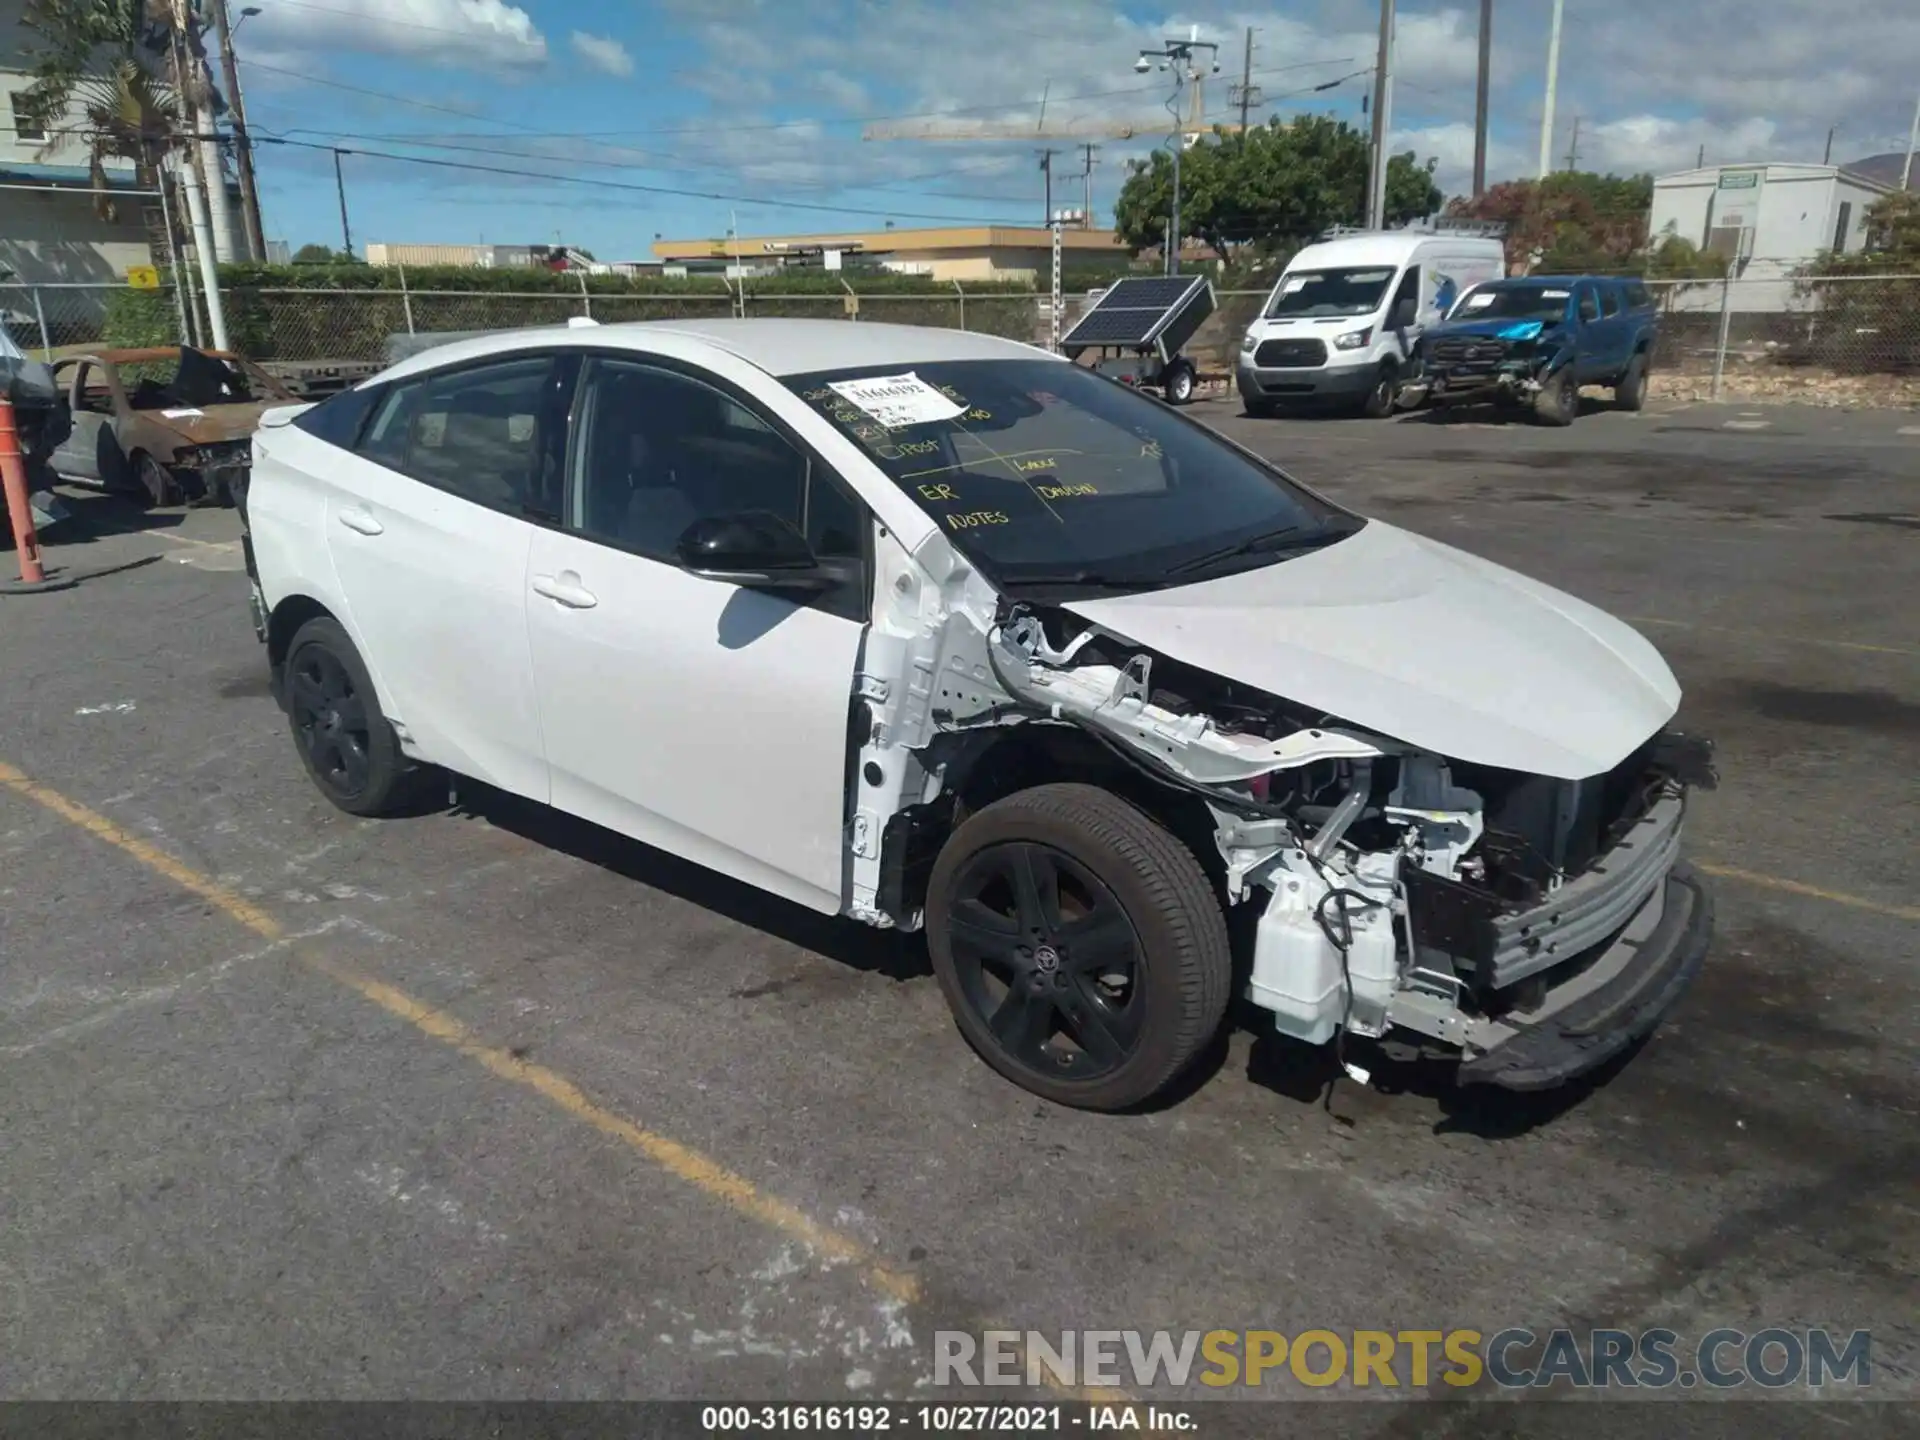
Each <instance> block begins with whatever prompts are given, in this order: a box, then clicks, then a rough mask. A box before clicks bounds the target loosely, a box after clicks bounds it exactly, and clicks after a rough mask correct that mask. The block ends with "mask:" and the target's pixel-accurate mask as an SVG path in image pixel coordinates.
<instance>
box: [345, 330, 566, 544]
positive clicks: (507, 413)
mask: <svg viewBox="0 0 1920 1440" xmlns="http://www.w3.org/2000/svg"><path fill="white" fill-rule="evenodd" d="M552 371H553V362H552V361H551V360H550V359H548V358H547V357H545V356H541V357H539V358H537V359H528V360H514V361H508V362H506V363H504V364H498V365H480V366H475V367H473V368H471V369H464V370H454V371H447V372H443V373H437V374H431V375H426V376H423V377H421V378H420V379H418V380H413V381H403V382H401V383H399V384H397V385H395V386H394V387H393V388H392V390H390V391H389V392H388V394H387V396H386V398H385V400H384V401H383V402H382V403H381V405H380V408H379V409H378V410H377V411H376V412H375V414H374V417H373V421H372V423H371V424H370V425H368V426H367V428H366V432H365V434H364V435H363V436H362V437H361V440H360V445H359V451H360V454H362V455H363V456H365V457H366V458H367V459H369V460H371V461H373V462H374V463H375V464H377V465H384V466H386V467H387V468H388V469H389V470H397V471H399V472H400V473H401V474H402V475H410V476H412V477H413V478H414V479H415V480H419V481H421V482H423V483H424V484H427V485H431V486H433V487H434V488H435V489H437V490H445V491H447V492H448V493H450V494H453V495H458V496H460V497H461V498H462V499H465V500H471V501H473V502H475V503H476V504H480V505H485V506H488V507H490V508H492V509H495V510H504V511H507V512H508V513H510V514H519V513H521V511H522V510H523V509H524V507H525V506H526V505H527V504H528V502H529V500H530V498H531V497H532V496H533V494H534V492H535V478H536V474H535V472H536V469H537V467H538V466H539V463H540V459H541V456H542V454H543V453H544V445H543V437H542V434H541V430H542V423H543V415H544V412H545V411H546V410H547V409H548V408H549V407H548V406H547V404H546V401H547V397H548V384H547V382H548V379H549V377H550V376H551V374H552ZM547 423H548V424H551V421H550V420H549V421H548V422H547Z"/></svg>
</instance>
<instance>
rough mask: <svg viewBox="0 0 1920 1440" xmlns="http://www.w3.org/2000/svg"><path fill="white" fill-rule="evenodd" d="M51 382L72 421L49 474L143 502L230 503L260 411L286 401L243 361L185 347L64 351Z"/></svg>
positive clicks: (241, 480)
mask: <svg viewBox="0 0 1920 1440" xmlns="http://www.w3.org/2000/svg"><path fill="white" fill-rule="evenodd" d="M54 378H55V380H56V382H57V383H58V385H59V386H60V389H61V392H62V394H63V395H64V396H65V398H66V400H67V404H68V407H69V409H70V410H71V412H72V420H71V432H70V433H69V434H68V436H67V438H66V439H65V440H64V441H62V442H61V444H60V445H59V446H58V447H57V448H56V449H55V450H54V451H53V453H52V455H51V456H50V457H49V461H48V463H49V465H50V466H51V468H52V469H53V471H54V472H55V473H56V474H58V475H59V476H60V478H61V479H63V480H68V481H72V482H75V483H77V484H81V485H97V486H102V487H104V488H106V489H108V490H115V491H120V492H124V493H127V494H131V495H136V496H139V497H141V498H143V499H144V500H145V501H146V503H148V504H150V505H170V504H174V503H177V502H179V501H181V500H185V501H187V502H189V503H197V504H231V503H233V501H234V499H235V498H236V496H237V494H238V493H239V492H240V491H242V490H244V488H245V486H246V482H247V473H248V469H249V467H250V466H251V464H252V450H251V444H252V436H253V432H254V429H255V427H256V426H257V425H258V424H259V423H260V416H261V413H262V412H263V411H265V410H267V409H269V408H271V407H273V406H275V405H284V404H286V403H288V402H289V401H291V400H292V399H293V398H294V397H293V395H292V394H291V392H289V391H288V390H287V388H286V387H285V386H284V385H282V384H281V383H280V382H279V381H278V380H276V379H275V378H274V377H273V376H271V375H269V374H268V373H267V372H266V371H264V370H262V369H261V368H260V367H259V366H257V365H255V364H253V363H252V362H251V361H249V360H245V359H242V358H241V357H240V356H238V355H234V354H231V353H229V352H226V351H220V350H198V349H195V348H193V347H192V346H167V347H162V348H156V349H150V350H96V351H93V352H92V353H90V354H84V355H69V356H66V357H64V358H63V359H61V360H60V361H59V362H58V363H56V364H55V366H54Z"/></svg>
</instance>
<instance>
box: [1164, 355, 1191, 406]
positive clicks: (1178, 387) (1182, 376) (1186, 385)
mask: <svg viewBox="0 0 1920 1440" xmlns="http://www.w3.org/2000/svg"><path fill="white" fill-rule="evenodd" d="M1193 380H1194V376H1193V366H1191V365H1189V364H1188V363H1187V362H1186V361H1184V360H1176V361H1174V362H1173V364H1171V365H1169V366H1168V367H1167V373H1166V375H1165V376H1164V377H1162V384H1163V385H1164V386H1165V387H1166V394H1167V403H1168V404H1169V405H1185V404H1186V403H1187V402H1188V401H1189V400H1191V399H1193Z"/></svg>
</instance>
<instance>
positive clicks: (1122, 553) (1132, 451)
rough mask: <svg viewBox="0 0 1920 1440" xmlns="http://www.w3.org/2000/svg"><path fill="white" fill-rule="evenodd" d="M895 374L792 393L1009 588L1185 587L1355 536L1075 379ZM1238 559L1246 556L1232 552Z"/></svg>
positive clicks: (1030, 365) (1197, 430) (1348, 525)
mask: <svg viewBox="0 0 1920 1440" xmlns="http://www.w3.org/2000/svg"><path fill="white" fill-rule="evenodd" d="M898 370H899V367H897V366H887V367H870V368H867V369H862V370H849V371H832V372H822V373H819V374H813V375H802V376H793V377H789V378H788V380H787V384H789V385H790V386H792V387H793V389H794V390H795V391H796V392H798V393H799V395H800V396H801V398H802V399H804V400H805V401H806V402H807V403H808V404H809V405H812V406H813V407H814V408H815V409H816V410H818V411H819V413H820V414H821V415H822V416H824V417H825V418H826V419H827V420H828V421H829V422H830V423H831V424H832V425H834V426H835V427H836V428H837V429H839V430H840V431H842V432H843V433H844V434H846V435H847V436H848V437H849V438H851V439H852V440H853V442H854V443H855V444H857V445H859V446H860V447H861V448H862V449H863V450H864V451H865V452H866V453H867V454H868V455H869V456H870V457H872V459H873V461H874V463H875V464H877V465H878V466H879V467H880V468H881V469H882V470H883V471H885V472H886V474H887V475H888V477H889V478H890V479H892V480H893V482H894V483H895V484H896V485H898V486H899V487H900V488H901V489H902V490H904V491H905V492H906V493H907V494H908V495H909V496H911V497H912V498H913V499H914V500H915V501H916V502H917V503H918V504H919V505H920V507H921V508H922V509H923V510H925V511H926V513H927V514H928V515H930V516H932V517H933V519H934V520H935V521H936V522H937V523H938V524H939V525H940V527H941V529H942V530H944V531H945V532H946V533H947V535H948V536H949V538H951V539H952V541H953V542H954V544H955V545H957V546H958V547H959V548H960V549H961V550H962V551H963V552H964V553H965V554H966V555H968V556H969V557H970V558H971V559H972V560H973V561H974V563H975V564H977V565H978V566H979V567H980V568H981V570H982V572H983V573H985V574H986V575H987V576H988V577H989V578H990V579H993V580H995V581H997V582H998V583H1000V584H1001V585H1003V586H1005V587H1006V588H1008V589H1012V590H1018V589H1019V587H1020V586H1021V585H1022V584H1026V585H1034V586H1039V585H1048V586H1054V585H1059V586H1067V587H1075V588H1081V589H1084V590H1087V591H1090V592H1097V591H1100V590H1131V589H1146V588H1152V587H1153V586H1155V585H1159V584H1167V583H1183V582H1185V581H1188V580H1197V579H1201V578H1204V576H1206V575H1208V574H1219V573H1225V572H1226V571H1228V570H1233V569H1240V568H1246V567H1247V566H1250V565H1258V564H1269V563H1273V561H1274V560H1275V559H1276V558H1278V556H1279V555H1280V554H1282V553H1286V552H1292V551H1297V549H1299V548H1301V547H1310V546H1314V545H1320V544H1330V543H1332V542H1333V541H1335V540H1337V539H1339V538H1341V537H1343V536H1345V535H1347V534H1351V533H1352V531H1353V530H1354V529H1355V528H1357V527H1358V524H1359V523H1360V522H1359V521H1358V520H1357V519H1355V517H1352V516H1350V515H1347V514H1346V513H1345V512H1344V511H1341V510H1338V509H1337V508H1335V507H1334V506H1332V505H1331V504H1329V503H1327V502H1325V501H1322V500H1320V499H1318V498H1317V497H1315V496H1313V495H1311V494H1309V493H1307V492H1306V491H1303V490H1301V489H1299V488H1298V487H1297V486H1295V485H1293V484H1292V483H1291V482H1290V481H1288V480H1287V479H1286V478H1285V477H1284V476H1282V475H1280V474H1279V473H1278V472H1276V471H1274V470H1271V469H1268V468H1267V467H1265V466H1264V465H1262V464H1260V463H1259V462H1257V461H1255V460H1254V459H1253V458H1252V457H1250V456H1248V455H1247V454H1245V453H1244V452H1242V451H1240V450H1238V449H1236V448H1234V447H1233V446H1231V445H1228V444H1227V443H1226V442H1224V441H1222V440H1221V439H1220V438H1219V437H1217V436H1216V435H1214V434H1213V432H1212V431H1210V430H1207V429H1205V428H1204V427H1202V426H1199V425H1196V424H1194V423H1192V422H1191V421H1188V420H1185V419H1182V418H1181V417H1180V416H1179V415H1178V414H1176V413H1175V412H1174V411H1172V410H1170V409H1168V408H1167V407H1166V406H1164V405H1161V404H1160V403H1158V402H1157V401H1154V400H1150V399H1147V398H1146V397H1145V396H1143V395H1141V394H1140V393H1139V392H1138V391H1135V390H1133V389H1131V388H1130V387H1128V386H1124V385H1119V384H1116V383H1114V382H1113V381H1110V380H1106V379H1103V378H1102V377H1100V376H1098V375H1095V374H1093V373H1091V372H1089V371H1087V370H1084V369H1081V368H1079V367H1078V366H1074V365H1068V364H1063V363H1060V362H1057V361H1048V360H976V361H964V362H951V363H935V364H929V365H919V366H915V367H914V369H913V370H912V371H911V372H909V373H907V374H905V375H901V374H898V373H897V372H898ZM859 381H866V382H868V384H867V386H866V387H865V388H864V389H863V388H862V387H861V386H860V385H858V384H856V383H854V382H859ZM881 382H884V386H883V385H882V384H881ZM836 386H840V387H843V388H840V389H836V388H835V387H836ZM882 391H884V394H885V395H887V396H898V397H903V399H902V401H901V404H902V405H903V407H904V408H899V409H893V410H889V409H888V404H889V403H890V402H889V401H888V400H887V399H885V398H882V395H881V393H879V392H882ZM883 422H884V423H883ZM1242 545H1250V546H1251V548H1250V549H1248V550H1246V551H1244V552H1239V553H1234V554H1227V553H1225V552H1227V551H1230V550H1236V548H1237V547H1240V546H1242Z"/></svg>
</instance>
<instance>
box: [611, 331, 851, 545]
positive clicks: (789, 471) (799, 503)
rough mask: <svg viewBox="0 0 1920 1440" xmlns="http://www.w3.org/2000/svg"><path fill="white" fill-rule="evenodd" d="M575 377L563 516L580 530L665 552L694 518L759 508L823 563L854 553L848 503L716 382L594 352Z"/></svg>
mask: <svg viewBox="0 0 1920 1440" xmlns="http://www.w3.org/2000/svg"><path fill="white" fill-rule="evenodd" d="M581 384H582V385H583V386H584V387H585V388H584V391H583V394H582V397H581V403H580V407H579V409H580V435H579V438H578V441H577V443H576V445H575V450H574V454H575V469H574V479H573V490H574V502H573V514H574V516H575V523H576V524H577V525H578V527H579V528H580V529H581V530H582V531H583V532H584V533H586V534H587V535H590V536H592V537H594V538H595V539H599V540H608V541H611V542H613V543H615V544H618V545H622V546H624V547H626V548H627V549H630V550H636V551H638V552H639V553H641V554H642V555H648V556H651V557H653V558H655V559H660V560H669V561H670V560H672V559H673V557H674V549H675V546H676V545H677V544H678V542H679V540H680V537H681V536H682V535H683V534H685V533H686V529H687V527H688V526H689V525H691V524H693V522H694V521H696V520H701V519H707V518H711V517H715V516H721V515H733V514H739V513H742V512H744V511H749V510H764V511H768V512H770V513H772V514H774V515H777V516H779V517H780V518H781V519H782V520H785V521H786V522H787V523H788V524H790V525H792V526H793V527H794V528H795V529H797V530H799V531H800V533H801V534H803V535H805V536H806V537H807V541H808V543H809V544H811V545H812V546H813V552H814V554H815V555H816V556H818V557H819V558H821V559H823V560H853V559H858V558H859V557H860V556H861V555H862V554H863V553H864V546H863V543H862V529H863V521H862V518H861V511H860V509H859V507H858V506H857V505H856V504H855V503H854V501H853V500H852V499H851V498H850V497H849V496H848V495H847V494H846V493H845V492H844V491H843V490H841V489H840V488H839V487H838V486H837V485H836V484H834V483H833V482H832V481H831V480H830V479H829V478H828V477H827V476H825V475H824V474H821V473H819V470H818V467H816V466H815V465H814V464H813V462H812V460H811V458H810V457H809V456H808V455H806V454H805V453H804V452H803V451H801V450H800V449H799V448H798V447H796V446H795V445H794V444H792V443H791V442H790V441H789V440H787V439H786V437H785V436H783V435H781V434H780V433H779V432H778V431H776V430H775V429H774V428H773V427H772V426H771V425H769V424H768V423H767V422H766V421H765V420H763V419H761V418H760V416H758V415H756V414H755V413H754V412H753V411H752V410H750V409H748V408H747V407H746V406H745V405H743V404H742V403H741V402H740V401H738V400H736V399H735V398H734V397H733V396H731V395H729V394H727V393H726V392H725V391H723V390H719V389H716V388H715V387H713V386H711V385H708V384H706V383H704V382H703V381H700V380H696V379H694V378H693V377H691V376H688V375H682V374H680V373H678V372H677V371H673V370H667V369H663V368H660V367H658V366H653V365H646V364H640V363H636V362H633V361H627V360H600V359H596V360H593V361H592V362H590V363H589V365H588V367H587V370H586V373H585V375H584V376H583V377H582V380H581Z"/></svg>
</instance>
